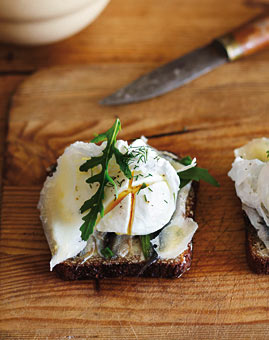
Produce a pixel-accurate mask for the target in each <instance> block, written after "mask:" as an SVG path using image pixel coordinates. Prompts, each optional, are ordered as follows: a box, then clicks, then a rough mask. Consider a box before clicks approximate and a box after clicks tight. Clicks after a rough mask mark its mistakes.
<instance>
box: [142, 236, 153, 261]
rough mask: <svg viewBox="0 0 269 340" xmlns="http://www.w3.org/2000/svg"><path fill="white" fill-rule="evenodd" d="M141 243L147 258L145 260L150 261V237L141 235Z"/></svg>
mask: <svg viewBox="0 0 269 340" xmlns="http://www.w3.org/2000/svg"><path fill="white" fill-rule="evenodd" d="M140 241H141V245H142V251H143V254H144V256H145V259H148V258H149V257H150V254H151V243H150V235H141V236H140Z"/></svg>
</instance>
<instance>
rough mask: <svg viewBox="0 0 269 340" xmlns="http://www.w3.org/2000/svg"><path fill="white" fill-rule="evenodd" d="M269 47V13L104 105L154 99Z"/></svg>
mask: <svg viewBox="0 0 269 340" xmlns="http://www.w3.org/2000/svg"><path fill="white" fill-rule="evenodd" d="M266 46H269V14H268V13H267V14H264V15H262V16H259V17H257V18H255V19H253V20H252V21H250V22H248V23H247V24H244V25H242V26H240V27H239V28H237V29H235V30H234V31H232V32H230V33H228V34H225V35H223V36H221V37H219V38H216V39H214V40H213V41H212V42H211V43H210V44H209V45H206V46H204V47H201V48H198V49H196V50H194V51H192V52H190V53H188V54H186V55H184V56H182V57H180V58H178V59H175V60H173V61H171V62H169V63H167V64H165V65H163V66H161V67H159V68H157V69H155V70H153V71H152V72H150V73H147V74H145V75H143V76H142V77H140V78H138V79H137V80H135V81H134V82H132V83H131V84H129V85H127V86H125V87H123V88H121V89H120V90H118V91H117V92H115V93H113V94H112V95H110V96H108V97H106V98H104V99H103V100H101V101H100V104H102V105H120V104H128V103H133V102H139V101H142V100H146V99H150V98H154V97H157V96H160V95H162V94H165V93H167V92H169V91H172V90H174V89H176V88H178V87H180V86H182V85H184V84H186V83H189V82H190V81H191V80H193V79H195V78H198V77H200V76H201V75H203V74H206V73H208V72H209V71H211V70H213V69H215V68H216V67H218V66H220V65H222V64H224V63H226V62H229V61H234V60H236V59H239V58H241V57H243V56H247V55H250V54H252V53H254V52H256V51H258V50H260V49H262V48H264V47H266Z"/></svg>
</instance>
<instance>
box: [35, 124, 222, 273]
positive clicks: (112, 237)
mask: <svg viewBox="0 0 269 340" xmlns="http://www.w3.org/2000/svg"><path fill="white" fill-rule="evenodd" d="M119 130H120V121H119V120H118V119H117V120H116V122H115V124H114V125H113V126H112V127H111V128H110V129H109V130H108V131H107V132H105V133H102V134H100V135H98V136H97V137H95V138H94V139H93V140H92V141H91V142H90V143H84V142H75V143H74V144H72V145H70V146H69V147H67V148H66V149H65V151H64V153H63V155H62V156H60V157H59V159H58V160H57V166H56V170H55V171H54V172H52V173H51V174H50V176H48V177H47V179H46V182H45V183H44V187H43V189H42V191H41V196H40V201H39V205H38V207H39V209H40V212H41V220H42V223H43V227H44V231H45V234H46V237H47V240H48V243H49V247H50V250H51V253H52V259H51V262H50V267H51V270H52V269H53V270H55V271H57V273H58V274H59V275H60V277H61V278H63V279H68V280H75V279H88V278H102V277H117V276H139V275H141V276H152V277H169V278H174V277H179V276H181V275H182V274H183V273H184V272H185V271H186V270H188V269H189V268H190V264H191V255H192V237H193V235H194V233H195V231H196V229H197V227H198V225H197V223H196V222H195V221H194V220H193V216H194V207H195V199H196V190H197V181H199V179H200V178H201V179H204V180H205V181H207V182H209V183H211V184H213V185H218V183H217V182H216V181H215V180H214V178H212V177H211V176H210V175H209V173H208V172H207V170H205V169H201V168H198V167H197V166H196V159H195V158H194V159H193V160H192V159H191V158H190V157H188V156H187V157H184V158H179V157H177V156H176V155H174V154H171V153H169V152H163V151H158V150H156V149H154V148H152V147H150V146H149V145H148V144H147V141H146V139H145V138H141V139H137V140H135V141H134V142H133V143H131V144H130V145H128V143H127V142H125V141H122V140H119V141H117V140H116V137H117V134H118V132H119ZM195 181H196V182H195Z"/></svg>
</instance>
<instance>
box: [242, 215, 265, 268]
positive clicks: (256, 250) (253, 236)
mask: <svg viewBox="0 0 269 340" xmlns="http://www.w3.org/2000/svg"><path fill="white" fill-rule="evenodd" d="M244 218H245V224H246V253H247V260H248V264H249V266H250V268H251V269H252V270H253V271H254V272H255V273H257V274H269V250H268V249H267V248H266V247H265V245H264V243H263V242H262V240H261V239H260V238H259V236H258V235H257V231H256V229H255V228H254V227H253V225H252V224H251V223H250V220H249V218H248V216H247V215H246V214H245V213H244Z"/></svg>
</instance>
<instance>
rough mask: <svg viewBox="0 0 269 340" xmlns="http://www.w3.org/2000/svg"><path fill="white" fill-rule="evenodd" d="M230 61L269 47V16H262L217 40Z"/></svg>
mask: <svg viewBox="0 0 269 340" xmlns="http://www.w3.org/2000/svg"><path fill="white" fill-rule="evenodd" d="M217 41H218V42H220V43H221V44H222V45H223V46H224V48H225V49H226V52H227V55H228V58H229V60H230V61H232V60H235V59H238V58H240V57H243V56H246V55H249V54H252V53H254V52H256V51H258V50H261V49H262V48H264V47H266V46H269V14H266V15H263V16H260V17H258V18H256V19H254V20H252V21H250V22H248V23H247V24H245V25H243V26H241V27H239V28H238V29H237V30H235V31H233V32H231V33H228V34H225V35H224V36H222V37H220V38H218V39H217Z"/></svg>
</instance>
